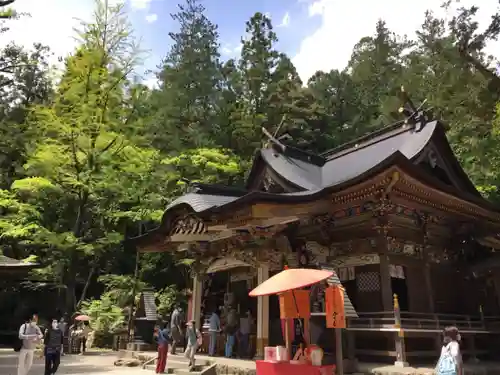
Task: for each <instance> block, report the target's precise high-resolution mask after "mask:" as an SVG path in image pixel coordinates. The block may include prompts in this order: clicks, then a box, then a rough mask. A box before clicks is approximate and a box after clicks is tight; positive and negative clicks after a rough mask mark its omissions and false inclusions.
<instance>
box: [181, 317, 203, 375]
mask: <svg viewBox="0 0 500 375" xmlns="http://www.w3.org/2000/svg"><path fill="white" fill-rule="evenodd" d="M186 326H187V329H186V342H187V345H186V350H185V351H184V356H185V357H186V358H188V359H189V370H190V371H192V370H194V361H195V358H194V356H195V354H196V351H197V350H198V348H199V347H200V346H201V344H202V343H203V338H202V336H201V332H200V330H199V329H197V328H196V322H195V321H194V320H191V321H190V322H189V323H187V325H186Z"/></svg>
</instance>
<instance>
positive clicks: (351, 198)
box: [132, 105, 500, 365]
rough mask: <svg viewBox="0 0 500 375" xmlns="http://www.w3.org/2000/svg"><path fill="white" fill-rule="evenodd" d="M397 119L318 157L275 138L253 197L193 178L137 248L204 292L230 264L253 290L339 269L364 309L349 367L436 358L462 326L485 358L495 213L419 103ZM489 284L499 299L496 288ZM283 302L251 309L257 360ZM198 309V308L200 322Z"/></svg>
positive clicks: (252, 180) (497, 243)
mask: <svg viewBox="0 0 500 375" xmlns="http://www.w3.org/2000/svg"><path fill="white" fill-rule="evenodd" d="M403 113H405V114H406V116H407V118H406V119H405V121H401V122H398V123H395V124H392V125H389V126H387V127H385V128H383V129H381V130H379V131H376V132H374V133H371V134H367V135H366V136H364V137H361V138H359V139H356V140H354V141H352V142H349V143H347V144H344V145H342V146H340V147H338V148H336V149H334V150H331V151H329V152H327V153H325V154H322V155H314V154H311V153H308V152H305V151H302V150H299V149H297V148H294V147H291V146H289V145H284V144H282V143H280V142H279V141H277V140H275V139H270V141H269V142H268V144H267V145H266V147H264V148H263V149H261V150H260V152H259V153H258V154H257V156H256V157H255V160H254V163H253V166H252V169H251V171H250V173H249V177H248V180H247V185H246V188H245V189H235V188H230V187H220V186H209V185H203V184H194V185H193V186H192V189H191V192H189V193H187V194H186V195H184V196H182V197H180V198H178V199H177V200H176V201H174V202H172V203H171V204H170V205H169V206H168V207H167V209H166V211H165V214H164V217H163V220H162V225H161V226H160V227H158V228H157V229H155V230H153V231H151V232H149V233H147V234H145V235H143V236H141V237H138V238H135V239H132V241H134V243H135V244H136V246H137V248H138V249H139V251H141V252H147V251H170V252H172V253H174V254H180V255H182V256H183V257H186V256H189V257H192V258H193V259H194V260H195V264H194V268H195V272H196V277H195V283H199V285H200V288H202V286H201V285H203V280H206V278H207V277H206V275H207V269H208V268H209V267H210V265H212V264H214V263H215V262H218V261H219V260H220V259H224V258H225V257H231V258H234V259H237V260H239V261H241V262H244V263H245V264H246V265H247V266H248V267H249V268H251V269H253V270H254V272H255V274H254V282H255V283H257V284H259V283H261V282H263V281H264V280H266V279H267V278H268V277H269V275H270V273H272V272H274V271H275V270H280V269H282V268H283V265H284V264H288V265H289V266H290V267H297V266H300V267H312V268H317V267H322V266H327V267H330V268H331V269H334V270H335V271H336V273H337V274H338V276H339V279H340V281H341V282H342V284H343V285H344V287H345V289H346V292H347V294H348V296H349V298H350V301H351V302H352V305H354V307H355V309H356V310H357V312H358V315H357V316H355V317H349V316H348V319H347V331H348V335H347V336H348V338H347V341H348V342H347V345H346V346H347V348H348V349H349V350H347V357H348V358H349V359H350V360H352V361H355V360H356V358H360V359H366V360H370V361H373V360H384V361H387V360H388V359H390V360H392V361H395V362H396V363H397V364H400V365H403V364H405V363H406V362H408V361H409V360H420V359H425V358H435V357H436V356H437V355H438V339H439V335H440V332H441V330H442V329H443V328H444V326H447V325H457V326H458V327H459V328H460V330H461V333H462V337H463V338H464V341H465V342H466V343H467V348H466V349H465V350H464V352H465V356H476V355H480V354H481V353H482V352H481V350H482V349H484V350H487V349H488V347H491V342H490V343H488V340H489V339H490V338H491V337H492V336H494V335H495V334H496V333H497V330H496V328H495V327H496V325H495V324H494V321H495V319H493V318H491V319H488V318H487V317H486V316H484V313H481V312H480V311H481V299H480V298H479V295H480V294H479V293H478V291H479V290H482V289H483V288H484V287H485V285H484V283H485V282H487V281H485V280H486V279H485V278H482V277H476V276H475V274H474V272H473V270H472V269H471V265H473V264H474V263H475V262H478V261H480V260H482V261H484V260H485V259H489V257H491V256H492V255H493V252H492V249H495V248H500V240H499V239H498V233H500V210H499V207H496V206H494V205H493V204H492V203H490V202H489V201H487V200H486V199H484V198H483V197H482V196H481V195H480V193H479V192H478V191H477V190H476V188H475V187H474V185H473V184H472V182H471V181H470V180H469V178H468V177H467V175H466V174H465V172H464V171H463V169H462V168H461V166H460V164H459V162H458V161H457V159H456V157H455V156H454V154H453V152H452V150H451V148H450V145H449V144H448V142H447V139H446V135H445V129H444V126H443V125H442V124H441V123H440V122H439V121H431V120H430V119H429V116H427V114H426V113H425V112H423V111H421V110H419V111H415V110H414V108H413V107H411V105H409V106H407V108H406V109H405V110H404V111H403ZM488 271H491V272H493V273H494V274H498V272H499V271H498V268H497V269H492V270H488ZM499 280H500V279H499ZM489 288H490V289H492V290H493V291H496V294H497V295H500V294H499V291H500V282H498V283H497V282H496V281H495V282H493V281H491V282H490V286H489ZM489 293H490V294H491V293H493V294H495V293H494V292H491V291H490V292H489ZM464 294H466V295H467V296H470V298H469V297H468V298H466V299H464V298H463V295H464ZM394 295H396V296H397V306H396V305H395V298H394ZM202 297H203V293H202V292H200V293H199V294H198V295H197V297H196V298H194V299H193V301H194V302H193V303H195V304H196V306H201V305H202V300H203V298H202ZM476 297H477V298H476ZM276 306H277V300H275V299H273V298H272V297H259V299H258V301H257V308H256V316H255V317H256V321H257V327H256V346H257V348H256V349H257V350H256V354H257V356H262V355H263V348H264V347H265V346H267V345H268V343H269V342H270V341H271V342H279V341H280V340H282V338H281V333H280V329H279V324H280V322H279V316H278V315H277V314H276V311H277V307H276ZM314 308H315V307H314V306H312V309H313V311H312V312H313V315H314ZM498 308H499V306H498V300H497V302H495V305H494V306H488V309H489V310H488V311H492V312H493V311H497V310H495V309H498ZM273 311H274V312H273ZM203 313H204V312H203V311H201V307H195V308H193V314H194V316H195V318H196V321H201V316H202V315H203ZM277 327H278V328H277ZM273 345H274V344H273Z"/></svg>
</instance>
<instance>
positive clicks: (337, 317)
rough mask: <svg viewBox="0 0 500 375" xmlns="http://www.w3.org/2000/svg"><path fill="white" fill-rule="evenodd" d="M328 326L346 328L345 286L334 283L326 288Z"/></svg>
mask: <svg viewBox="0 0 500 375" xmlns="http://www.w3.org/2000/svg"><path fill="white" fill-rule="evenodd" d="M325 305H326V308H325V310H326V311H325V313H326V327H327V328H345V327H346V325H345V310H344V288H342V287H341V286H339V285H332V286H330V287H328V288H327V289H326V290H325Z"/></svg>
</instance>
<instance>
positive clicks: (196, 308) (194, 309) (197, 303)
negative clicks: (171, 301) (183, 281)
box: [190, 275, 203, 330]
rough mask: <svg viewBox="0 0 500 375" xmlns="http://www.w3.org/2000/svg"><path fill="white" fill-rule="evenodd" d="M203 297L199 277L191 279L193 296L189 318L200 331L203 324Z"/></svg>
mask: <svg viewBox="0 0 500 375" xmlns="http://www.w3.org/2000/svg"><path fill="white" fill-rule="evenodd" d="M202 295H203V283H202V281H201V276H200V275H195V276H194V278H193V294H192V296H191V301H192V302H191V303H192V306H191V316H190V318H191V319H192V320H194V321H195V322H196V328H198V329H200V330H201V326H202V325H203V322H201V298H202Z"/></svg>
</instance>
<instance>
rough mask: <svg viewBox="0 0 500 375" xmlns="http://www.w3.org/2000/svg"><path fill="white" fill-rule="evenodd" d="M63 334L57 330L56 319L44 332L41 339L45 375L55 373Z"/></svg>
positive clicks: (59, 357)
mask: <svg viewBox="0 0 500 375" xmlns="http://www.w3.org/2000/svg"><path fill="white" fill-rule="evenodd" d="M63 337H64V336H63V332H62V331H61V330H60V329H59V322H58V321H57V319H53V320H52V325H51V327H50V328H48V329H47V330H46V331H45V336H44V339H43V344H44V348H43V352H44V355H45V375H53V374H55V373H56V371H57V369H58V367H59V363H60V362H61V351H62V346H63Z"/></svg>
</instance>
